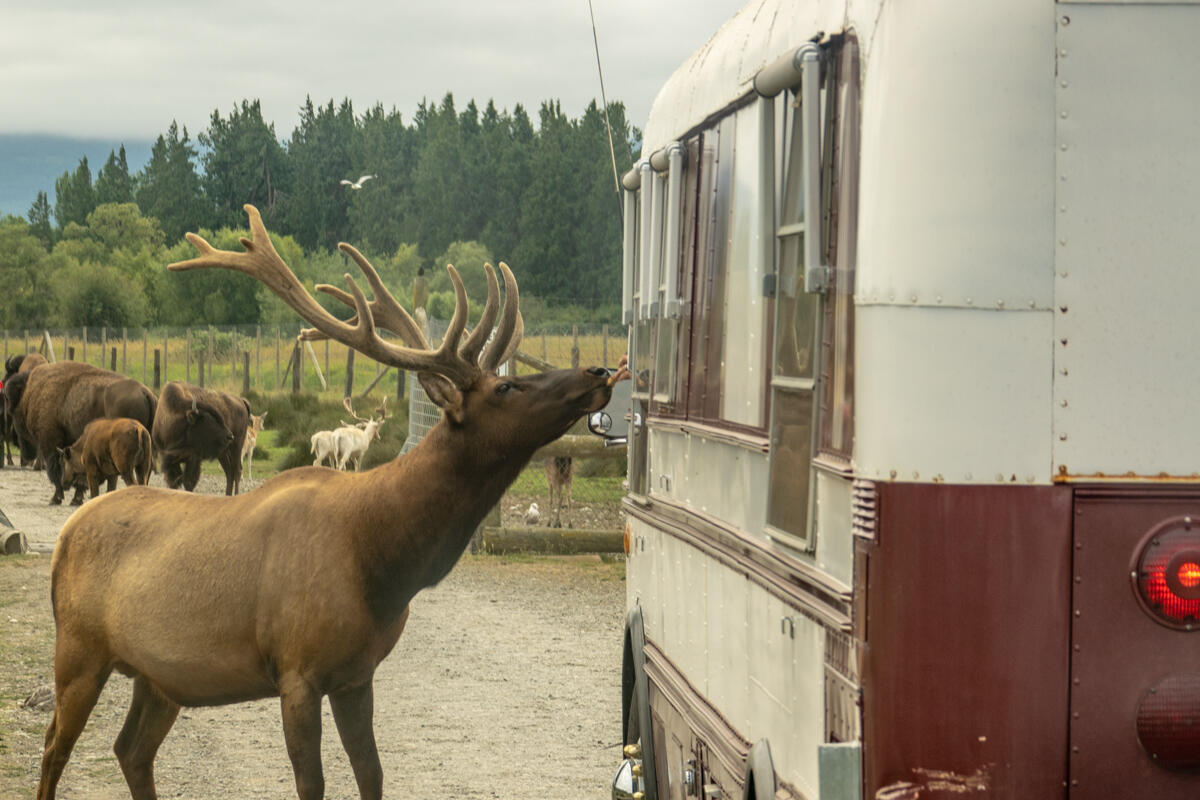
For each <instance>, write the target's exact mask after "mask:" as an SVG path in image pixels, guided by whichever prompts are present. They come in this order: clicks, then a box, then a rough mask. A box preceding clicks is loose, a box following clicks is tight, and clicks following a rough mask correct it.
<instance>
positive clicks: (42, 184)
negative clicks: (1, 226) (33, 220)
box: [0, 133, 153, 217]
mask: <svg viewBox="0 0 1200 800" xmlns="http://www.w3.org/2000/svg"><path fill="white" fill-rule="evenodd" d="M122 144H124V145H125V159H126V160H127V161H128V162H129V173H130V174H131V175H133V174H136V173H138V172H140V171H141V169H142V167H144V166H146V162H147V161H149V160H150V147H151V145H152V144H153V142H151V141H140V142H139V141H125V142H120V141H113V140H109V139H75V138H71V137H67V136H49V135H46V134H16V133H0V217H3V216H5V215H6V214H14V215H16V216H18V217H24V216H25V215H26V214H28V213H29V207H30V206H31V205H33V201H34V200H36V199H37V193H38V192H45V193H46V196H47V197H48V198H49V199H50V207H51V208H53V207H54V181H55V180H57V179H58V177H59V176H61V175H62V174H63V173H64V172H74V171H75V169H76V168H77V167H78V166H79V159H81V158H83V157H84V156H87V160H88V166H89V167H90V168H91V170H92V180H93V181H94V180H95V179H96V175H97V174H98V173H99V172H100V169H101V167H103V166H104V162H106V161H108V154H109V153H110V152H113V151H116V150H119V149H120V147H121V145H122Z"/></svg>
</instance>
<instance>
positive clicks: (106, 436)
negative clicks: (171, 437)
mask: <svg viewBox="0 0 1200 800" xmlns="http://www.w3.org/2000/svg"><path fill="white" fill-rule="evenodd" d="M59 455H60V456H61V457H62V463H63V466H62V480H63V484H65V485H67V486H77V485H78V484H79V483H80V482H86V484H87V487H88V491H89V492H90V493H91V496H92V497H95V496H96V495H98V494H100V481H101V480H107V481H108V491H110V492H111V491H113V490H114V489H116V488H117V477H118V476H120V477H121V478H122V479H124V481H125V485H126V486H134V485H139V486H145V485H146V484H148V483H149V482H150V469H151V466H152V465H153V463H154V459H153V454H152V452H151V448H150V431H148V430H146V426H145V425H143V424H142V423H140V422H138V421H137V420H136V419H125V418H124V417H121V418H118V419H94V420H92V421H91V422H89V423H88V424H87V427H86V428H84V429H83V435H82V436H80V437H79V440H78V441H76V442H75V443H74V444H73V445H71V446H70V447H66V448H63V449H62V450H61V452H60V453H59Z"/></svg>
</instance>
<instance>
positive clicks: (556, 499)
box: [546, 456, 575, 528]
mask: <svg viewBox="0 0 1200 800" xmlns="http://www.w3.org/2000/svg"><path fill="white" fill-rule="evenodd" d="M574 472H575V460H574V459H573V458H571V457H570V456H553V457H551V458H547V459H546V486H548V487H549V489H550V508H551V509H552V510H553V511H554V521H553V522H552V523H551V527H553V528H561V527H562V519H561V518H560V516H559V512H560V511H561V510H562V505H563V497H564V495H565V496H566V502H567V527H568V528H569V527H571V479H572V478H573V477H574Z"/></svg>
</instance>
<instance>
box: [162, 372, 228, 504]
mask: <svg viewBox="0 0 1200 800" xmlns="http://www.w3.org/2000/svg"><path fill="white" fill-rule="evenodd" d="M249 423H250V404H249V403H247V402H246V401H245V400H243V399H242V398H240V397H236V396H234V395H231V394H226V393H225V392H218V391H215V390H213V389H202V388H200V387H199V386H192V385H191V384H188V383H184V382H183V381H170V382H169V383H167V384H166V385H165V386H163V389H162V393H161V394H160V395H159V402H158V413H157V414H155V415H154V425H153V427H152V428H151V429H150V435H151V439H152V440H153V442H154V449H155V450H156V451H157V452H158V453H159V454H160V455H161V456H162V473H163V479H164V480H165V481H166V482H167V486H169V487H170V488H172V489H178V488H180V486H182V487H183V488H184V489H186V490H187V491H189V492H190V491H193V490H194V489H195V488H196V484H197V483H198V482H199V480H200V462H201V461H203V460H206V459H210V458H215V459H217V461H218V462H219V463H220V465H221V469H223V470H224V471H225V494H234V493H235V492H236V491H239V490H240V489H241V480H242V458H241V456H242V444H243V442H245V440H246V427H247V426H248V425H249Z"/></svg>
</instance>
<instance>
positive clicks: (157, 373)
mask: <svg viewBox="0 0 1200 800" xmlns="http://www.w3.org/2000/svg"><path fill="white" fill-rule="evenodd" d="M159 361H160V353H159V352H158V348H157V347H156V348H154V391H156V392H157V391H158V390H159V388H161V387H162V369H161V365H160V364H159Z"/></svg>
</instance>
